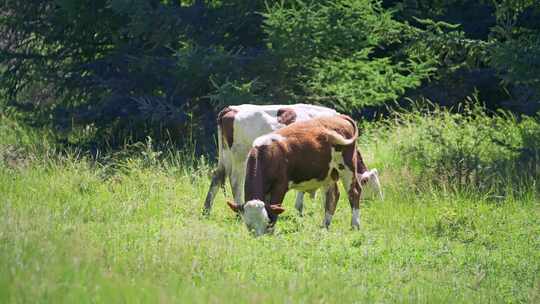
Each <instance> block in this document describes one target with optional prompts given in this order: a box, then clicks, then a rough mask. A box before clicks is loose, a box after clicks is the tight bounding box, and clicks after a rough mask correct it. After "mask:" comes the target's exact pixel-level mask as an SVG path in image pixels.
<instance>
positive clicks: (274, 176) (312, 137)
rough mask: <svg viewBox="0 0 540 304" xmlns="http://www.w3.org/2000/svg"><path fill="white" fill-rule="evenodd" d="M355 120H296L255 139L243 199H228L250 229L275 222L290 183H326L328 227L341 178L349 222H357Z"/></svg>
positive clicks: (303, 187) (308, 187) (306, 186)
mask: <svg viewBox="0 0 540 304" xmlns="http://www.w3.org/2000/svg"><path fill="white" fill-rule="evenodd" d="M357 136H358V129H357V127H356V124H355V122H354V121H353V120H352V119H351V118H350V117H348V116H346V115H335V116H331V117H319V118H315V119H311V120H308V121H303V122H296V123H293V124H291V125H289V126H287V127H284V128H282V129H279V130H277V131H274V132H272V133H270V134H267V135H263V136H260V137H258V138H257V139H255V141H254V142H253V148H251V150H250V151H249V155H248V160H247V164H246V177H245V201H246V203H245V204H238V203H231V202H227V204H228V205H229V207H230V208H231V209H232V210H234V211H236V212H238V213H240V215H241V216H242V218H243V220H244V222H245V223H246V225H247V227H248V229H250V230H253V231H254V232H255V234H256V235H261V234H263V233H265V232H266V231H267V229H268V228H269V227H273V225H274V224H275V222H276V220H277V218H278V214H280V213H281V212H283V211H284V209H283V207H282V206H281V203H282V202H283V198H284V197H285V194H286V193H287V191H288V190H289V189H296V190H299V191H307V192H310V191H316V190H317V189H319V188H323V189H325V193H326V198H325V218H324V222H323V225H324V226H325V227H328V226H329V225H330V222H331V220H332V216H333V215H334V212H335V209H336V203H337V200H338V196H339V191H338V189H337V183H336V182H337V180H338V179H340V180H341V181H342V183H343V185H344V187H345V190H346V191H347V193H348V198H349V203H350V205H351V208H352V221H351V224H352V227H353V228H359V226H360V209H359V207H360V194H361V191H362V187H361V181H360V178H359V177H358V175H357V172H358V169H357V164H358V159H357V158H358V155H359V153H358V152H357V150H356V138H357Z"/></svg>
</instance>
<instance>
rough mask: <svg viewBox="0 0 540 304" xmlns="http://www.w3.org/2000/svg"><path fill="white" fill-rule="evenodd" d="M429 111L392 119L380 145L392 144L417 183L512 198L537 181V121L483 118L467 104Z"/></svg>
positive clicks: (502, 116)
mask: <svg viewBox="0 0 540 304" xmlns="http://www.w3.org/2000/svg"><path fill="white" fill-rule="evenodd" d="M430 105H431V106H430V107H427V106H417V107H416V108H414V110H413V111H406V112H402V113H396V114H395V118H394V120H391V121H389V122H388V123H390V127H389V131H388V132H389V133H388V134H386V136H388V137H383V138H385V139H382V140H391V141H393V142H394V143H395V145H396V149H397V150H398V151H399V153H400V156H401V157H403V159H404V161H405V162H406V163H408V164H409V165H410V166H411V168H413V169H414V170H415V171H416V174H417V175H418V176H419V177H420V178H421V179H426V180H430V181H436V183H437V184H439V185H442V186H443V187H447V188H449V189H455V190H465V189H474V190H473V191H481V192H484V193H494V194H512V193H519V191H520V190H519V189H520V186H523V184H524V183H525V184H529V185H530V184H531V183H534V181H535V180H536V179H538V177H540V170H539V169H540V167H539V164H540V163H539V162H538V160H539V158H538V155H539V153H540V149H539V148H538V147H540V146H539V145H538V143H539V141H538V136H540V133H539V128H540V121H539V120H538V118H536V119H535V118H530V117H526V118H524V119H523V120H521V121H520V120H517V119H516V118H515V117H514V116H512V115H511V114H510V113H507V112H502V111H501V112H497V113H491V114H490V115H488V114H486V110H485V108H483V107H481V106H479V105H478V102H472V101H471V100H469V103H467V104H466V105H465V106H464V107H463V108H462V109H459V111H458V112H456V113H453V112H450V111H449V110H446V109H443V108H441V107H439V106H437V105H433V104H430ZM396 126H397V129H396ZM388 138H389V139H388ZM508 192H510V193H508Z"/></svg>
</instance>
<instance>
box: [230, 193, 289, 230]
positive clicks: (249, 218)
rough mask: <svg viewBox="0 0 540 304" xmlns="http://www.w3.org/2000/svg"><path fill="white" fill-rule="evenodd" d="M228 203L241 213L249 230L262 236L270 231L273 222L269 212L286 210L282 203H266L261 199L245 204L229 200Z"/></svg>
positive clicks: (274, 212) (278, 212)
mask: <svg viewBox="0 0 540 304" xmlns="http://www.w3.org/2000/svg"><path fill="white" fill-rule="evenodd" d="M227 205H229V207H230V208H231V209H232V210H233V211H234V212H237V213H238V214H240V216H241V217H242V219H243V220H244V223H246V226H247V228H248V230H249V231H252V232H253V233H254V234H255V236H260V235H262V234H264V233H266V232H267V231H268V228H270V226H271V225H272V224H273V223H271V221H270V216H269V213H273V214H275V215H277V214H280V213H282V212H283V211H285V209H283V207H281V205H279V204H276V205H266V204H265V203H264V202H263V201H260V200H251V201H248V202H246V203H245V204H244V205H238V204H236V203H231V202H227Z"/></svg>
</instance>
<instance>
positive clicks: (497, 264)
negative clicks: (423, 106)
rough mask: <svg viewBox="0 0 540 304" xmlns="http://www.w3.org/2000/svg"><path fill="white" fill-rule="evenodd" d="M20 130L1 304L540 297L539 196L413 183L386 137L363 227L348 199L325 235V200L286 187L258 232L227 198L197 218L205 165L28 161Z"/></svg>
mask: <svg viewBox="0 0 540 304" xmlns="http://www.w3.org/2000/svg"><path fill="white" fill-rule="evenodd" d="M0 131H1V130H0ZM10 132H11V131H10V130H8V128H5V129H4V130H3V131H2V132H0V133H2V135H3V139H2V140H3V144H2V155H3V158H2V164H1V165H0V181H1V182H0V265H1V267H0V303H42V302H43V303H94V302H99V303H116V302H127V303H139V302H145V303H148V302H150V303H155V302H160V303H171V302H172V303H179V302H180V303H254V302H257V303H284V302H286V303H374V302H376V303H395V302H398V303H540V203H539V202H538V197H537V194H536V193H535V191H533V190H531V191H529V192H524V193H521V195H514V196H505V197H502V198H501V197H497V198H493V197H491V196H490V195H482V194H480V193H474V192H473V193H471V192H466V191H462V192H456V191H449V190H448V191H447V190H444V188H441V187H434V186H433V187H430V186H429V185H427V186H425V185H424V187H417V185H415V184H414V178H412V177H411V175H412V173H411V172H409V171H408V169H407V168H406V167H404V166H398V165H397V163H396V162H395V161H393V159H394V158H395V157H399V156H396V155H395V152H393V151H394V150H393V149H392V145H391V143H389V144H387V145H385V144H381V143H379V144H377V145H371V146H367V145H363V146H362V151H363V153H364V154H365V156H366V159H367V163H368V165H370V166H371V167H377V168H378V169H379V171H380V172H381V183H382V184H383V189H384V192H385V200H384V201H378V200H375V201H367V202H365V203H364V204H363V206H362V209H361V210H362V226H361V229H360V231H352V230H351V229H350V217H351V212H350V207H349V205H348V202H347V200H346V198H345V195H342V199H341V200H340V202H339V205H338V210H337V212H336V215H335V217H334V221H333V223H332V226H331V229H330V230H328V231H327V230H323V229H321V228H320V224H321V222H322V217H323V207H322V203H320V202H319V201H312V200H309V199H307V200H306V216H304V217H303V218H301V217H299V216H298V215H297V213H296V210H294V207H293V205H294V202H293V198H294V196H293V193H292V192H290V193H289V194H288V195H287V200H286V202H285V204H284V206H285V207H286V208H287V211H286V212H285V213H284V214H283V216H282V217H281V218H280V220H279V222H278V224H277V229H276V232H275V234H274V235H268V236H263V237H260V238H253V237H252V236H251V235H250V234H249V233H248V232H247V231H246V229H245V227H244V225H243V224H242V223H241V222H239V221H238V220H237V219H236V217H235V215H234V214H233V213H232V212H231V211H230V210H228V208H227V206H226V204H225V203H224V202H225V199H226V197H225V196H224V195H223V194H222V193H220V195H219V196H218V197H217V199H216V202H215V208H214V209H213V212H212V214H211V216H210V217H209V218H203V217H202V216H201V215H200V214H201V207H202V201H203V199H204V196H205V191H206V190H207V187H208V184H209V178H208V176H209V172H210V167H211V166H209V165H206V164H205V163H204V162H203V163H199V164H198V166H196V167H194V166H190V165H183V164H188V163H190V162H188V161H182V160H179V158H176V159H172V158H170V159H169V160H168V161H156V160H155V159H154V157H152V155H150V156H149V154H148V153H143V154H142V155H134V156H129V157H123V158H122V159H121V160H118V161H111V162H105V163H104V164H96V163H94V162H92V161H90V160H88V159H87V158H85V157H77V156H75V155H74V154H68V156H65V155H64V156H61V155H60V154H61V153H56V152H51V155H48V154H46V153H37V155H38V156H31V155H32V154H31V153H29V154H25V153H26V152H20V153H15V152H13V150H14V149H15V148H13V147H16V145H17V141H18V140H20V138H19V139H17V138H16V137H14V136H12V137H10V136H8V135H7V134H8V133H9V134H12V133H10ZM393 153H394V154H393ZM14 155H15V156H14ZM375 155H377V157H375ZM171 159H172V160H171ZM174 160H176V161H174ZM227 196H230V193H227Z"/></svg>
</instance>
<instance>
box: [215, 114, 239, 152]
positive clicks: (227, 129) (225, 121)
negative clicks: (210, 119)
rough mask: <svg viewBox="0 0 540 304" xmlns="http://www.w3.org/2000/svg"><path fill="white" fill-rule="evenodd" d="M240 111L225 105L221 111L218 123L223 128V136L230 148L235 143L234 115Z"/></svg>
mask: <svg viewBox="0 0 540 304" xmlns="http://www.w3.org/2000/svg"><path fill="white" fill-rule="evenodd" d="M237 112H238V111H236V110H235V109H233V108H231V107H225V108H224V109H223V110H221V112H219V114H218V117H217V123H218V126H219V128H220V129H221V136H222V138H223V140H224V141H225V142H226V143H227V146H228V147H229V148H231V147H232V145H233V143H234V116H235V115H236V113H237Z"/></svg>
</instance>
